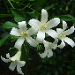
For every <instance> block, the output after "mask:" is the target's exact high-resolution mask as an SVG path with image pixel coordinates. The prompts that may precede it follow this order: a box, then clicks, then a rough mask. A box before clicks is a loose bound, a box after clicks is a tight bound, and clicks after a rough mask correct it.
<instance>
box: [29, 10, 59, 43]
mask: <svg viewBox="0 0 75 75" xmlns="http://www.w3.org/2000/svg"><path fill="white" fill-rule="evenodd" d="M47 21H48V13H47V11H46V10H45V9H42V11H41V22H40V21H39V20H37V19H31V20H29V25H30V26H32V27H35V28H37V29H38V33H37V38H36V39H37V41H38V42H43V40H44V38H45V33H47V34H48V35H50V36H51V37H53V38H57V33H56V32H55V31H54V30H52V29H50V28H52V27H55V26H57V25H58V24H59V23H60V19H59V18H53V19H51V20H50V21H48V22H47Z"/></svg>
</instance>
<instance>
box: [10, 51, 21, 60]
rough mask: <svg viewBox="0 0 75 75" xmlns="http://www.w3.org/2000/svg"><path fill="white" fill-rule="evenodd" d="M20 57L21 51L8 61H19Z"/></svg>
mask: <svg viewBox="0 0 75 75" xmlns="http://www.w3.org/2000/svg"><path fill="white" fill-rule="evenodd" d="M20 57H21V51H20V50H18V52H17V53H16V54H15V55H14V56H12V57H11V58H10V59H11V61H15V60H16V61H18V60H20Z"/></svg>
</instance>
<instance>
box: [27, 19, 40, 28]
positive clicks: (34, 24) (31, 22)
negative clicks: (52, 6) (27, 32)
mask: <svg viewBox="0 0 75 75" xmlns="http://www.w3.org/2000/svg"><path fill="white" fill-rule="evenodd" d="M28 24H29V25H30V26H32V27H35V28H37V29H39V26H40V21H39V20H36V19H30V20H29V23H28Z"/></svg>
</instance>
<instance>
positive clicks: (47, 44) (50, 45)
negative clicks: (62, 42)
mask: <svg viewBox="0 0 75 75" xmlns="http://www.w3.org/2000/svg"><path fill="white" fill-rule="evenodd" d="M57 42H58V40H57V39H56V40H55V41H54V42H53V43H52V42H48V41H45V40H44V41H43V44H44V47H45V51H44V53H42V54H39V55H40V57H41V58H45V57H46V56H47V57H48V58H49V57H52V56H53V52H52V49H56V48H57Z"/></svg>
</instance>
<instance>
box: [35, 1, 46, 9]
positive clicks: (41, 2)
mask: <svg viewBox="0 0 75 75" xmlns="http://www.w3.org/2000/svg"><path fill="white" fill-rule="evenodd" d="M45 2H46V0H36V3H35V7H36V8H38V7H40V6H41V5H43V4H44V3H45Z"/></svg>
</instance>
